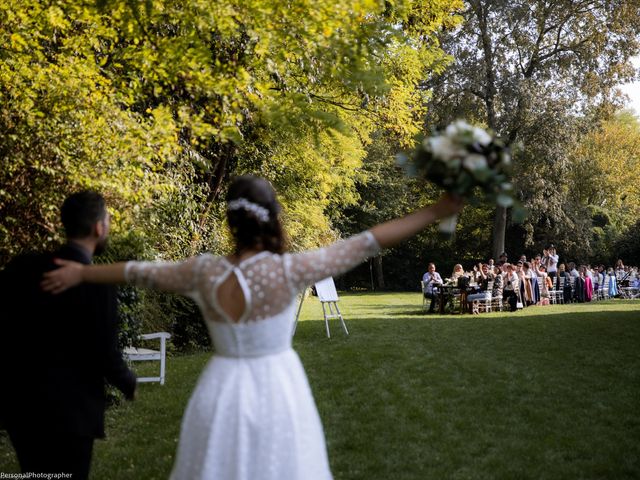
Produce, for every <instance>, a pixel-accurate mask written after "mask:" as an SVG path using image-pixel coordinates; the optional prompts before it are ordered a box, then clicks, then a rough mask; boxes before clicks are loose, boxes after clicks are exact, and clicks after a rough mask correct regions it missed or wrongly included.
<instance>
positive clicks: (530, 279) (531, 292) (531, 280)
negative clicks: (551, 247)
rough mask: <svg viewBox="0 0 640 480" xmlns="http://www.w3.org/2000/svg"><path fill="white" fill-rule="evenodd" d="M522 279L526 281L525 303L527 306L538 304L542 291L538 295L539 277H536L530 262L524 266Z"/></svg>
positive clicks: (524, 289) (524, 290) (523, 297)
mask: <svg viewBox="0 0 640 480" xmlns="http://www.w3.org/2000/svg"><path fill="white" fill-rule="evenodd" d="M522 278H523V280H524V288H523V296H522V299H523V303H524V304H525V305H533V304H535V303H538V300H539V299H540V290H539V289H538V291H537V294H536V286H537V277H536V276H535V275H534V273H533V270H532V269H531V264H530V263H529V262H524V263H523V264H522Z"/></svg>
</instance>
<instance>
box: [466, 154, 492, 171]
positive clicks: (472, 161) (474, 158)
mask: <svg viewBox="0 0 640 480" xmlns="http://www.w3.org/2000/svg"><path fill="white" fill-rule="evenodd" d="M462 164H463V165H464V167H465V168H466V169H467V170H471V171H472V172H473V171H474V170H483V169H486V168H487V167H488V166H489V165H488V164H487V159H486V158H485V157H484V155H478V154H477V153H472V154H470V155H467V156H466V157H465V159H464V160H463V161H462Z"/></svg>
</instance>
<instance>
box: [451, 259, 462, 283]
mask: <svg viewBox="0 0 640 480" xmlns="http://www.w3.org/2000/svg"><path fill="white" fill-rule="evenodd" d="M460 277H464V269H463V268H462V265H460V264H459V263H456V265H455V266H454V267H453V272H452V273H451V281H452V282H454V283H456V282H457V281H458V279H459V278H460Z"/></svg>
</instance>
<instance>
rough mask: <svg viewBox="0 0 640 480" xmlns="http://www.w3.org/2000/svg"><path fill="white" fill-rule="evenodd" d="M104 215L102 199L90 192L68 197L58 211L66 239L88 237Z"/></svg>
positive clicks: (104, 209)
mask: <svg viewBox="0 0 640 480" xmlns="http://www.w3.org/2000/svg"><path fill="white" fill-rule="evenodd" d="M106 214H107V207H106V204H105V201H104V197H103V196H102V195H100V194H99V193H98V192H94V191H91V190H85V191H82V192H77V193H73V194H71V195H69V196H68V197H67V198H66V199H65V201H64V203H63V204H62V208H61V209H60V216H61V219H62V225H64V231H65V233H66V234H67V238H85V237H88V236H89V235H90V234H91V230H92V229H93V226H94V225H95V224H96V223H97V222H99V221H100V220H102V219H104V217H105V215H106Z"/></svg>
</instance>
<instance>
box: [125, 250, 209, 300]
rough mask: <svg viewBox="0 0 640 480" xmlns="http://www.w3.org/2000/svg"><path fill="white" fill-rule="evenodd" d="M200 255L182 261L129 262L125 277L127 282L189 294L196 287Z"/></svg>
mask: <svg viewBox="0 0 640 480" xmlns="http://www.w3.org/2000/svg"><path fill="white" fill-rule="evenodd" d="M200 258H202V257H200V256H198V257H191V258H188V259H186V260H183V261H181V262H127V264H126V266H125V269H124V277H125V279H126V281H127V283H131V284H134V285H137V286H139V287H145V288H153V289H156V290H163V291H165V292H175V293H181V294H183V295H187V294H189V293H190V292H193V291H194V290H195V289H196V275H197V273H198V264H199V263H200V262H199V260H200Z"/></svg>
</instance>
